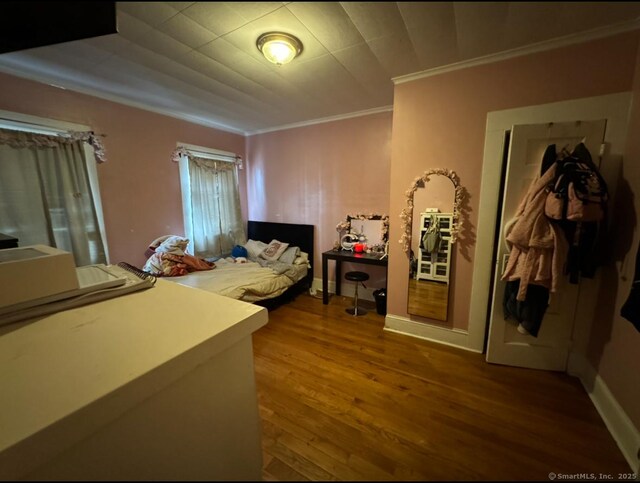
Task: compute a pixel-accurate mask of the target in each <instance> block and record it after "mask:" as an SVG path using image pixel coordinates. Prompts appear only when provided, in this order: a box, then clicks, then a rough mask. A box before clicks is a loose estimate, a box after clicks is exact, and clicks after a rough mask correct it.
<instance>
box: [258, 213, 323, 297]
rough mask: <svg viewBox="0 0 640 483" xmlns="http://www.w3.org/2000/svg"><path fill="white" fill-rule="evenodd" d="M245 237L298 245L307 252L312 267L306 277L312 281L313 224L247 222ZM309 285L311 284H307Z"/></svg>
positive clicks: (266, 241) (293, 245)
mask: <svg viewBox="0 0 640 483" xmlns="http://www.w3.org/2000/svg"><path fill="white" fill-rule="evenodd" d="M247 225H248V226H247V238H248V239H251V240H259V241H262V242H265V243H269V242H270V241H271V240H273V239H276V240H279V241H281V242H285V243H288V244H289V246H292V247H296V246H297V247H300V250H302V251H303V252H307V253H308V254H309V262H310V263H311V265H312V268H311V269H310V270H309V274H308V275H307V279H308V281H309V284H311V283H312V282H313V261H314V258H313V257H314V250H313V229H314V226H313V225H296V224H294V223H272V222H270V221H249V222H247ZM309 286H311V285H309Z"/></svg>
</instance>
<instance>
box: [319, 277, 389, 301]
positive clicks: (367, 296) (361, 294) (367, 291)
mask: <svg viewBox="0 0 640 483" xmlns="http://www.w3.org/2000/svg"><path fill="white" fill-rule="evenodd" d="M365 285H366V282H365ZM374 290H377V289H376V287H367V288H363V287H362V285H360V287H358V298H361V299H364V300H369V301H370V302H375V297H374V296H373V291H374ZM311 292H312V293H317V292H320V293H322V279H321V278H314V279H313V284H311ZM340 292H342V293H341V294H340V295H341V296H344V297H353V296H354V295H355V293H356V286H355V282H349V281H346V282H345V281H343V282H342V284H341V285H340ZM329 293H330V294H335V293H336V283H335V282H334V281H332V280H329Z"/></svg>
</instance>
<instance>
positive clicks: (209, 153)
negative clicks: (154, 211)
mask: <svg viewBox="0 0 640 483" xmlns="http://www.w3.org/2000/svg"><path fill="white" fill-rule="evenodd" d="M176 147H177V148H184V149H186V150H187V151H189V152H190V153H192V154H193V155H194V156H197V157H199V158H205V159H210V160H211V161H221V162H225V163H233V164H234V166H235V182H236V189H237V190H238V192H239V190H240V175H239V173H238V164H237V163H236V159H237V156H238V155H237V154H236V153H232V152H229V151H222V150H220V149H213V148H208V147H204V146H198V145H195V144H187V143H183V142H178V143H176ZM178 169H179V175H180V192H181V198H182V223H183V225H184V236H185V238H188V239H189V244H188V245H187V252H188V253H190V254H192V255H193V254H195V250H194V246H193V223H192V219H193V215H192V211H191V177H190V175H189V159H188V158H187V157H186V156H180V159H179V160H178ZM240 208H242V207H240Z"/></svg>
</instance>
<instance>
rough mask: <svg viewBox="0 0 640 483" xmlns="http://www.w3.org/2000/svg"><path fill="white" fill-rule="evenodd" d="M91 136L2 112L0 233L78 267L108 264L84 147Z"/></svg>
mask: <svg viewBox="0 0 640 483" xmlns="http://www.w3.org/2000/svg"><path fill="white" fill-rule="evenodd" d="M80 131H84V132H80ZM93 136H94V135H93V134H92V133H90V132H89V131H88V128H87V127H86V126H78V125H73V124H68V123H61V122H59V121H52V120H47V119H42V118H36V117H33V116H25V115H21V114H16V113H10V112H7V111H0V232H1V233H4V234H7V235H11V236H15V237H16V238H18V239H19V243H20V246H27V245H36V244H42V245H48V246H52V247H56V248H60V249H62V250H66V251H68V252H71V253H72V254H73V256H74V259H75V263H76V265H77V266H83V265H89V264H94V263H107V261H108V256H107V249H106V244H105V242H104V240H105V236H104V221H103V217H102V206H101V202H100V190H99V187H98V179H97V173H96V169H95V164H96V160H95V157H94V148H93V147H91V146H90V145H89V144H88V143H87V142H85V141H86V140H88V139H89V138H90V137H93Z"/></svg>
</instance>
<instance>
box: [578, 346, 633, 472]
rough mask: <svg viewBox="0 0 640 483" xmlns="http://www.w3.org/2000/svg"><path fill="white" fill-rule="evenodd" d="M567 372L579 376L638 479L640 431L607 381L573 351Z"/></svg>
mask: <svg viewBox="0 0 640 483" xmlns="http://www.w3.org/2000/svg"><path fill="white" fill-rule="evenodd" d="M567 372H568V373H569V374H571V375H572V376H577V377H578V378H579V379H580V381H581V382H582V385H583V386H584V388H585V390H586V391H587V394H589V397H590V398H591V402H593V405H594V406H595V407H596V409H597V410H598V413H600V417H601V418H602V420H603V421H604V424H605V425H606V426H607V429H608V430H609V433H611V436H613V439H614V440H615V441H616V443H617V444H618V447H619V448H620V451H622V454H623V455H624V457H625V459H626V460H627V463H629V467H630V468H631V472H632V473H635V474H636V479H637V478H638V473H640V431H638V428H636V427H635V426H634V424H633V422H632V421H631V419H629V416H627V413H626V412H625V411H624V409H623V408H622V407H621V406H620V404H618V401H617V400H616V398H615V397H614V395H613V394H612V393H611V391H610V390H609V388H608V387H607V385H606V384H605V382H604V380H603V379H602V378H601V377H600V375H599V374H598V373H597V372H596V370H595V369H594V368H593V366H592V365H591V364H590V363H589V362H588V361H587V360H586V359H585V358H584V357H582V356H580V355H577V354H571V356H570V357H569V365H568V369H567Z"/></svg>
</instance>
